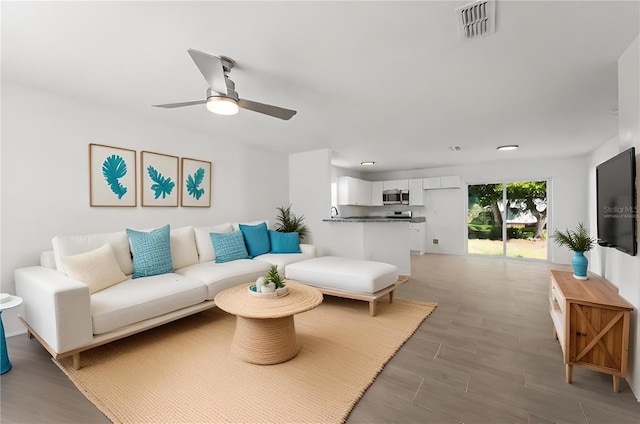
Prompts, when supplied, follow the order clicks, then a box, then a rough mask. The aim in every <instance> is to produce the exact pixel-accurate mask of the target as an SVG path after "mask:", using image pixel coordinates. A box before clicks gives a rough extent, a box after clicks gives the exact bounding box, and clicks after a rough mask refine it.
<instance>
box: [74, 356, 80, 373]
mask: <svg viewBox="0 0 640 424" xmlns="http://www.w3.org/2000/svg"><path fill="white" fill-rule="evenodd" d="M72 358H73V369H74V370H79V369H80V353H74V354H73V356H72Z"/></svg>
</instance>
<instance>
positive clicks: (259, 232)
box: [239, 222, 271, 258]
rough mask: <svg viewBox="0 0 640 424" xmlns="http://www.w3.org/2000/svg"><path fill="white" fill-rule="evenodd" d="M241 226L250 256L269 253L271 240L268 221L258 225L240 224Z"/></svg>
mask: <svg viewBox="0 0 640 424" xmlns="http://www.w3.org/2000/svg"><path fill="white" fill-rule="evenodd" d="M239 227H240V231H241V232H242V237H243V238H244V244H245V245H246V246H247V252H248V253H249V256H251V257H252V258H253V257H254V256H258V255H264V254H265V253H269V251H270V250H271V242H270V241H269V233H268V230H267V224H266V223H264V222H261V223H260V224H258V225H245V224H240V225H239Z"/></svg>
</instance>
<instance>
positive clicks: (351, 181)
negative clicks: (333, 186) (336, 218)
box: [338, 176, 371, 206]
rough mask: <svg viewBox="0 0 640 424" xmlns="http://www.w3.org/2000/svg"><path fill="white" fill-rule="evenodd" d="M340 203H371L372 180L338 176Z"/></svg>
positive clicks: (358, 204) (360, 204)
mask: <svg viewBox="0 0 640 424" xmlns="http://www.w3.org/2000/svg"><path fill="white" fill-rule="evenodd" d="M338 204H339V205H357V206H369V205H371V181H365V180H361V179H359V178H353V177H347V176H344V177H340V178H338Z"/></svg>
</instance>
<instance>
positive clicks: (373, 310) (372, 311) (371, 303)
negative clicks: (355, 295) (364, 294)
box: [369, 300, 376, 317]
mask: <svg viewBox="0 0 640 424" xmlns="http://www.w3.org/2000/svg"><path fill="white" fill-rule="evenodd" d="M369 315H371V316H372V317H375V316H376V301H375V300H371V301H369Z"/></svg>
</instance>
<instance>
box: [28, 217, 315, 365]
mask: <svg viewBox="0 0 640 424" xmlns="http://www.w3.org/2000/svg"><path fill="white" fill-rule="evenodd" d="M244 225H245V226H244V228H243V230H244V229H246V228H250V229H253V228H254V227H258V226H260V225H261V222H253V223H248V224H244ZM264 225H265V226H266V225H267V223H266V221H265V224H264ZM239 228H240V224H230V223H227V224H222V225H216V226H210V227H192V226H188V227H181V228H177V229H171V230H170V242H169V244H170V251H171V264H170V268H172V270H171V271H172V272H163V273H160V274H157V275H147V276H141V277H135V273H136V271H139V269H137V270H136V269H134V268H135V267H136V266H138V267H139V268H142V266H139V265H136V259H137V258H136V255H137V253H136V252H138V253H139V255H138V257H143V256H144V255H143V253H146V252H142V250H141V249H142V248H141V247H139V246H138V245H137V242H136V243H133V242H132V240H133V239H132V238H130V237H132V235H131V233H130V234H129V235H128V231H119V232H115V233H103V234H91V235H82V236H62V237H54V239H53V240H52V243H53V251H47V252H43V253H42V254H41V261H40V262H41V264H40V266H32V267H27V268H20V269H17V270H16V271H15V281H16V291H17V294H18V296H20V297H22V299H23V300H24V316H21V317H20V319H21V320H22V322H23V323H24V324H25V326H26V327H27V330H28V333H29V336H30V337H31V336H34V337H36V338H37V339H38V340H39V341H40V343H42V345H43V346H44V347H45V348H46V349H47V350H48V351H49V353H50V354H51V355H52V356H53V357H54V358H64V357H68V356H72V357H73V361H74V366H75V367H76V368H79V367H80V352H82V351H85V350H87V349H91V348H93V347H96V346H99V345H102V344H105V343H108V342H111V341H113V340H117V339H120V338H123V337H126V336H129V335H132V334H135V333H138V332H140V331H144V330H147V329H149V328H153V327H156V326H158V325H162V324H165V323H167V322H170V321H173V320H176V319H178V318H182V317H185V316H187V315H191V314H194V313H197V312H200V311H203V310H205V309H208V308H212V307H214V306H215V303H214V302H213V299H214V297H215V295H216V294H217V293H218V292H220V291H222V290H224V289H226V288H229V287H232V286H235V285H238V284H244V283H249V282H252V281H255V280H256V279H257V278H258V277H260V276H262V275H264V274H265V273H266V272H267V271H268V269H269V268H270V267H271V265H272V264H274V265H277V266H278V269H279V271H280V272H281V274H282V275H283V276H284V267H285V266H286V265H288V264H291V263H295V262H298V261H302V260H305V259H310V258H314V257H315V256H316V250H315V247H314V246H312V245H308V244H299V253H273V252H274V251H276V252H279V251H281V250H277V249H274V248H272V249H271V250H269V251H268V252H266V253H263V254H260V255H255V256H254V257H252V258H251V259H232V260H227V261H226V262H222V263H220V262H219V260H220V258H221V255H222V254H220V255H218V256H216V255H217V253H216V251H215V249H214V245H213V243H212V238H211V236H210V234H211V233H216V235H218V234H225V235H231V233H232V232H234V234H235V235H237V232H239ZM149 231H150V230H146V231H145V232H148V233H149V234H153V232H149ZM156 231H159V230H156ZM166 231H167V232H169V230H168V229H167V230H166ZM134 233H136V232H134ZM138 233H141V232H138ZM138 233H136V234H138ZM227 233H228V234H227ZM240 233H241V234H244V235H245V238H247V240H248V236H247V233H243V232H240ZM272 235H273V236H274V237H275V236H278V237H279V236H280V234H276V233H275V232H273V234H271V233H269V237H271V236H272ZM289 235H292V234H291V233H290V234H289ZM136 237H137V235H136ZM142 237H147V236H145V235H143V236H142ZM272 242H273V239H272ZM273 246H275V244H273ZM250 247H251V245H250V243H249V242H248V241H247V250H248V251H250V250H251V249H250ZM263 247H264V246H263ZM136 249H137V250H136ZM262 250H264V249H262ZM105 252H106V253H105ZM110 252H112V253H110ZM140 252H142V253H140ZM164 253H166V252H164ZM148 256H149V257H150V259H151V260H152V261H153V260H155V258H156V256H161V255H155V254H152V255H148ZM105 258H106V259H105ZM74 261H75V262H74ZM109 261H110V262H109ZM78 263H80V264H81V266H79V265H77V264H78ZM96 263H98V265H96ZM105 263H106V264H110V266H107V265H104V264H105ZM87 268H88V269H89V271H87ZM96 269H97V271H96ZM112 271H113V272H112ZM83 272H84V274H83ZM79 273H80V274H79ZM105 273H106V274H108V275H109V276H112V274H113V275H115V276H116V277H114V278H115V280H113V278H111V279H110V277H109V276H107V277H105ZM132 274H134V278H132ZM78 275H81V276H83V277H82V278H81V279H82V280H83V281H80V280H79V279H78V277H77V276H78ZM85 275H89V276H88V277H86V279H85V277H84V276H85ZM118 276H119V277H118ZM73 277H75V278H73ZM105 279H106V280H107V283H106V284H104V281H103V280H105ZM109 280H110V282H109ZM117 280H122V281H119V282H116V283H113V281H117ZM96 281H97V283H96ZM96 284H97V285H96ZM102 286H105V287H102Z"/></svg>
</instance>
